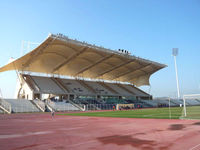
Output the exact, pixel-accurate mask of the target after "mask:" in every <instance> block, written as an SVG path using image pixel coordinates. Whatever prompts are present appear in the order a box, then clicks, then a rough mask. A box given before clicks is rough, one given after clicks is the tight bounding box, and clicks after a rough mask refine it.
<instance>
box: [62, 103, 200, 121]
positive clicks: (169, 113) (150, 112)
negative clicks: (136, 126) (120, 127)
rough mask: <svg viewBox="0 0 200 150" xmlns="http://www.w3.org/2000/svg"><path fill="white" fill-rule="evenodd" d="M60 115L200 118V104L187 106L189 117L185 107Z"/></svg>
mask: <svg viewBox="0 0 200 150" xmlns="http://www.w3.org/2000/svg"><path fill="white" fill-rule="evenodd" d="M59 115H70V116H94V117H118V118H151V119H180V118H187V119H200V106H192V107H187V117H183V107H171V108H170V109H169V108H168V107H167V108H148V109H134V110H122V111H99V112H98V111H96V112H81V113H66V114H59Z"/></svg>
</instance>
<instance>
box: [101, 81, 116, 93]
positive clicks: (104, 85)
mask: <svg viewBox="0 0 200 150" xmlns="http://www.w3.org/2000/svg"><path fill="white" fill-rule="evenodd" d="M98 83H99V84H100V85H102V86H103V87H105V88H106V89H107V90H109V91H111V92H112V93H114V94H119V93H118V92H117V91H115V90H114V89H112V88H111V87H109V86H107V85H106V84H105V83H103V82H98Z"/></svg>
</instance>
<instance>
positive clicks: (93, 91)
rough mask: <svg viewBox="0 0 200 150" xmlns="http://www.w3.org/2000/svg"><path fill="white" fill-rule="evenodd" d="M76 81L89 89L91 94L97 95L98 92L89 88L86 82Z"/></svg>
mask: <svg viewBox="0 0 200 150" xmlns="http://www.w3.org/2000/svg"><path fill="white" fill-rule="evenodd" d="M76 81H78V82H79V83H80V84H81V85H82V86H83V87H85V88H86V89H88V90H89V91H90V92H92V93H94V94H96V91H95V90H94V89H93V88H92V87H91V86H89V85H88V84H87V83H85V82H84V81H81V80H76Z"/></svg>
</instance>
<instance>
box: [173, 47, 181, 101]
mask: <svg viewBox="0 0 200 150" xmlns="http://www.w3.org/2000/svg"><path fill="white" fill-rule="evenodd" d="M172 55H173V56H174V65H175V72H176V86H177V94H178V99H180V89H179V79H178V70H177V64H176V56H177V55H178V49H177V48H173V54H172Z"/></svg>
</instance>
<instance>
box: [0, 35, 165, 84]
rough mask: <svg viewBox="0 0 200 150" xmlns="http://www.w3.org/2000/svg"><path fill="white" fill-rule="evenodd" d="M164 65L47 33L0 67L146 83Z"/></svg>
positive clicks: (5, 69)
mask: <svg viewBox="0 0 200 150" xmlns="http://www.w3.org/2000/svg"><path fill="white" fill-rule="evenodd" d="M164 67H166V65H163V64H160V63H157V62H153V61H150V60H146V59H142V58H139V57H135V56H131V55H128V54H123V53H120V52H118V51H114V50H110V49H106V48H103V47H98V46H95V45H90V44H87V43H85V42H80V41H77V40H72V39H69V38H68V37H66V36H63V35H61V34H58V35H54V34H50V35H49V36H48V37H47V39H46V40H45V41H44V42H43V43H41V44H40V45H39V46H38V47H37V48H35V49H34V50H32V51H31V52H29V53H28V54H26V55H24V56H22V57H20V58H19V59H17V60H15V61H13V62H11V63H9V64H7V65H5V66H3V67H1V68H0V72H3V71H8V70H18V71H30V72H40V73H48V74H59V75H66V76H73V77H83V78H92V79H103V80H115V81H121V82H129V83H132V84H134V85H136V86H141V85H149V78H150V76H151V75H152V74H153V73H154V72H156V71H158V70H160V69H162V68H164Z"/></svg>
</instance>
